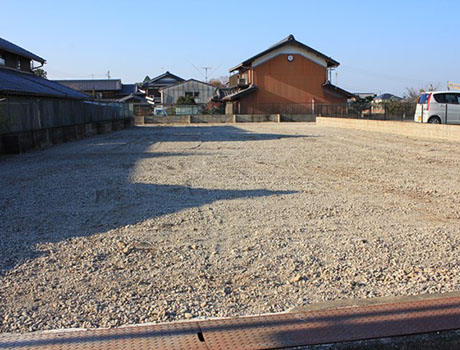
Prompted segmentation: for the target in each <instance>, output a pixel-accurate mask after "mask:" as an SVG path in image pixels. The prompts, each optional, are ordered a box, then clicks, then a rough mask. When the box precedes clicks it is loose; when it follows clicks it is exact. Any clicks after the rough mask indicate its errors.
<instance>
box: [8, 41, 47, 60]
mask: <svg viewBox="0 0 460 350" xmlns="http://www.w3.org/2000/svg"><path fill="white" fill-rule="evenodd" d="M0 51H7V52H11V53H14V54H16V55H19V56H22V57H26V58H29V59H31V60H34V61H37V62H40V63H45V62H46V61H45V59H44V58H41V57H40V56H37V55H35V54H33V53H32V52H30V51H27V50H25V49H23V48H22V47H19V46H18V45H16V44H13V43H12V42H9V41H8V40H5V39H2V38H0Z"/></svg>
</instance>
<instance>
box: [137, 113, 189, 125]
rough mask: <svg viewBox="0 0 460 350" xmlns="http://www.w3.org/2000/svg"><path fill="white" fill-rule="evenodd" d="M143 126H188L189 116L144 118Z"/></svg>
mask: <svg viewBox="0 0 460 350" xmlns="http://www.w3.org/2000/svg"><path fill="white" fill-rule="evenodd" d="M144 123H145V124H190V116H189V115H165V116H146V117H144Z"/></svg>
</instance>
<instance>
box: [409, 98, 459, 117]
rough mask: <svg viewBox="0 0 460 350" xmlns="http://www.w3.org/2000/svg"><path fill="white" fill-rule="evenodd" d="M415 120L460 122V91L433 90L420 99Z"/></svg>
mask: <svg viewBox="0 0 460 350" xmlns="http://www.w3.org/2000/svg"><path fill="white" fill-rule="evenodd" d="M414 121H415V122H418V123H431V124H460V91H459V92H455V91H432V92H425V93H423V94H422V95H421V96H420V98H419V99H418V103H417V108H416V109H415V115H414Z"/></svg>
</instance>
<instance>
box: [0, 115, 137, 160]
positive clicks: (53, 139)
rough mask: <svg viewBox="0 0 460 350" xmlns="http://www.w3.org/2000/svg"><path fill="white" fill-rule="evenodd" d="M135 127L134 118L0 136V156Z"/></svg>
mask: <svg viewBox="0 0 460 350" xmlns="http://www.w3.org/2000/svg"><path fill="white" fill-rule="evenodd" d="M132 126H134V123H133V119H132V118H126V119H122V120H112V121H103V122H95V123H83V124H76V125H70V126H62V127H56V128H47V129H39V130H31V131H24V132H16V133H10V134H4V135H0V154H17V153H23V152H27V151H30V150H33V149H43V148H47V147H50V146H52V145H57V144H60V143H63V142H71V141H74V140H79V139H82V138H85V137H90V136H93V135H96V134H105V133H108V132H111V131H112V130H122V129H125V128H130V127H132Z"/></svg>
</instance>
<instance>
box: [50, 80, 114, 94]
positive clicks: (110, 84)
mask: <svg viewBox="0 0 460 350" xmlns="http://www.w3.org/2000/svg"><path fill="white" fill-rule="evenodd" d="M53 81H55V82H56V83H59V84H62V85H65V86H68V87H70V88H72V89H75V90H79V91H92V90H95V91H120V90H121V89H122V84H121V79H68V80H53Z"/></svg>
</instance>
